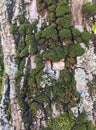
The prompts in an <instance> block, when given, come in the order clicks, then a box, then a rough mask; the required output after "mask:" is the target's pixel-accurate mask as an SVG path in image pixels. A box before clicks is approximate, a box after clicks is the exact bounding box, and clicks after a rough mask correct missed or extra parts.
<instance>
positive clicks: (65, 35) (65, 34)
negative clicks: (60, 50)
mask: <svg viewBox="0 0 96 130" xmlns="http://www.w3.org/2000/svg"><path fill="white" fill-rule="evenodd" d="M59 36H60V38H61V39H67V40H70V39H71V33H70V30H68V29H62V30H60V32H59Z"/></svg>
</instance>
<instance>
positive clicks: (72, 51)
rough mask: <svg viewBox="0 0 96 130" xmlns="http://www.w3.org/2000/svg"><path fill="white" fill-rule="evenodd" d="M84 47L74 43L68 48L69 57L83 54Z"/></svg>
mask: <svg viewBox="0 0 96 130" xmlns="http://www.w3.org/2000/svg"><path fill="white" fill-rule="evenodd" d="M84 52H85V51H84V49H83V48H82V47H81V46H80V44H74V45H73V46H70V48H69V56H70V57H77V56H81V55H83V54H84Z"/></svg>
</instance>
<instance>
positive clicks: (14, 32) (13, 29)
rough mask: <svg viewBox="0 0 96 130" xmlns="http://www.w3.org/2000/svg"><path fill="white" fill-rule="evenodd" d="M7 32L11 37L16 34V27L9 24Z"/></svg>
mask: <svg viewBox="0 0 96 130" xmlns="http://www.w3.org/2000/svg"><path fill="white" fill-rule="evenodd" d="M9 31H10V33H11V34H13V35H14V34H16V33H17V32H18V27H17V25H15V24H11V25H10V29H9Z"/></svg>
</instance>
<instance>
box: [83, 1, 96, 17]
mask: <svg viewBox="0 0 96 130" xmlns="http://www.w3.org/2000/svg"><path fill="white" fill-rule="evenodd" d="M82 13H83V14H84V17H85V18H87V19H89V18H90V17H92V16H94V15H95V14H96V7H95V5H94V4H92V3H91V2H87V3H85V4H84V5H83V7H82Z"/></svg>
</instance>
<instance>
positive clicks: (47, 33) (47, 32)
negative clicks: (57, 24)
mask: <svg viewBox="0 0 96 130" xmlns="http://www.w3.org/2000/svg"><path fill="white" fill-rule="evenodd" d="M42 37H44V38H47V39H53V40H57V38H58V36H57V30H56V29H55V28H53V27H52V26H48V27H46V28H45V29H44V30H43V32H42Z"/></svg>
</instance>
